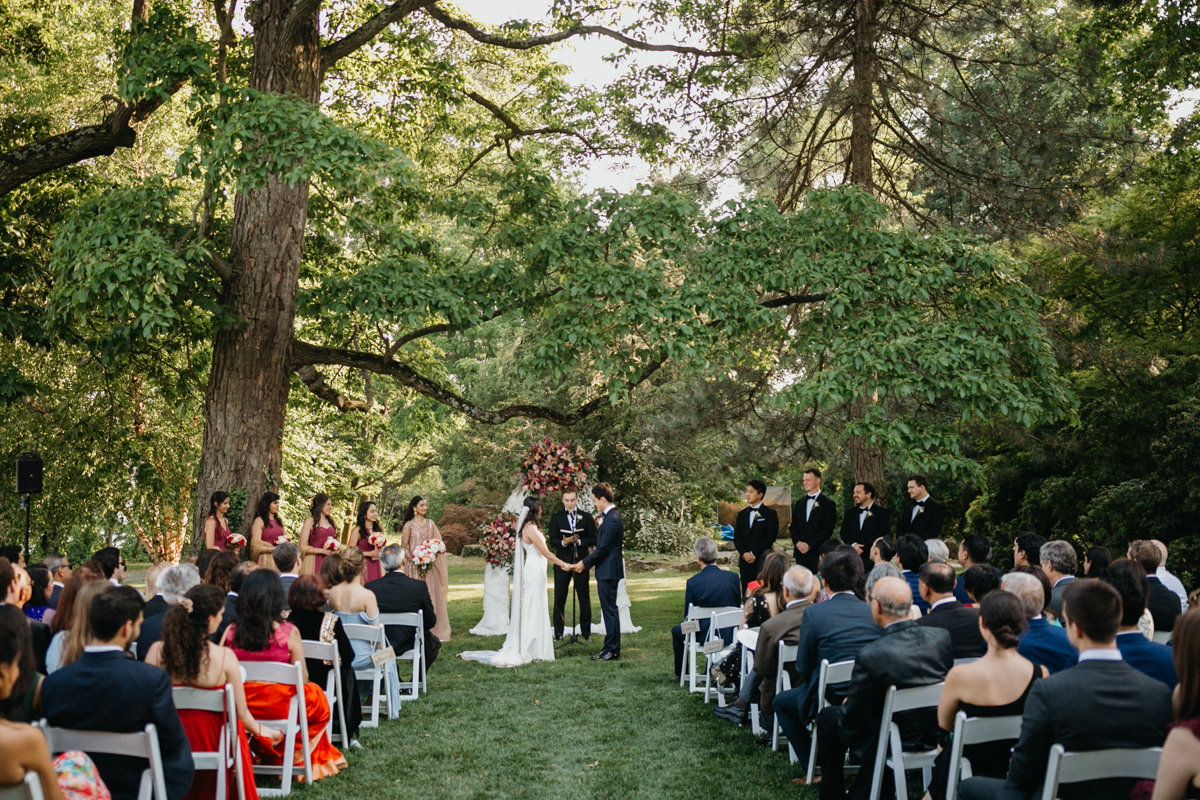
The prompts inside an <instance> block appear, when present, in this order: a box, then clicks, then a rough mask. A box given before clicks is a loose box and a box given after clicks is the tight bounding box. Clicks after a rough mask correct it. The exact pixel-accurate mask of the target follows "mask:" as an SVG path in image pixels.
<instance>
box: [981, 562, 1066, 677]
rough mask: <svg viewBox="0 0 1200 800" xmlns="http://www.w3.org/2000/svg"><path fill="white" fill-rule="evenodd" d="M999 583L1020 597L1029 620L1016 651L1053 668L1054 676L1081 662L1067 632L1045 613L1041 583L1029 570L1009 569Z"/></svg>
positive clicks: (1043, 591) (1005, 589)
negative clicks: (1045, 615) (1053, 622)
mask: <svg viewBox="0 0 1200 800" xmlns="http://www.w3.org/2000/svg"><path fill="white" fill-rule="evenodd" d="M1000 586H1001V588H1002V589H1004V591H1006V592H1012V593H1013V594H1015V595H1016V596H1017V597H1018V598H1019V599H1020V600H1021V607H1022V608H1023V609H1025V615H1026V617H1027V618H1028V619H1029V627H1027V628H1026V629H1025V631H1024V632H1023V633H1022V634H1021V643H1020V644H1019V645H1017V652H1018V653H1020V654H1021V655H1023V656H1025V657H1026V658H1028V659H1029V660H1030V661H1032V662H1033V663H1035V664H1041V665H1042V666H1043V667H1045V668H1046V669H1048V670H1050V674H1051V675H1053V674H1054V673H1056V672H1062V671H1063V670H1064V669H1067V668H1068V667H1073V666H1075V665H1076V664H1077V663H1078V662H1079V653H1078V652H1077V651H1076V650H1075V648H1074V647H1072V646H1071V643H1070V641H1068V640H1067V634H1066V631H1064V630H1063V629H1062V628H1056V627H1055V626H1053V625H1051V624H1050V623H1049V622H1047V621H1046V618H1045V617H1043V616H1042V610H1043V609H1044V608H1045V607H1046V606H1045V603H1046V592H1045V589H1043V588H1042V582H1041V581H1039V580H1038V579H1037V578H1035V577H1034V576H1033V575H1030V574H1029V573H1027V572H1010V573H1008V574H1007V575H1005V576H1004V580H1003V582H1002V583H1001V584H1000Z"/></svg>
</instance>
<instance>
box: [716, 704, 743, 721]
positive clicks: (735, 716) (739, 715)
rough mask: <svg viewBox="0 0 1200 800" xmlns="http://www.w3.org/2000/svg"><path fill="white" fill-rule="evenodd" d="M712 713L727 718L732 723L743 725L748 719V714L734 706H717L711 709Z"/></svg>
mask: <svg viewBox="0 0 1200 800" xmlns="http://www.w3.org/2000/svg"><path fill="white" fill-rule="evenodd" d="M713 713H714V714H716V715H717V716H718V717H720V718H721V719H727V720H729V721H730V722H732V723H733V724H734V725H745V724H746V723H747V722H748V721H749V720H750V715H749V714H748V713H746V712H745V711H742V710H741V709H740V708H737V707H736V706H717V707H716V708H714V709H713Z"/></svg>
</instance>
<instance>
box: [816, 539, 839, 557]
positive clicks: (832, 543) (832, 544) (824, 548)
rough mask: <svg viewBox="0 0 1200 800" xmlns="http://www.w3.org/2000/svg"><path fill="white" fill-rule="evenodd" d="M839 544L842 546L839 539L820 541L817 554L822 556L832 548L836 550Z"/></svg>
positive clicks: (831, 550) (830, 551)
mask: <svg viewBox="0 0 1200 800" xmlns="http://www.w3.org/2000/svg"><path fill="white" fill-rule="evenodd" d="M841 546H842V541H841V539H826V540H825V541H823V542H821V549H820V550H819V551H818V552H817V555H819V556H823V555H826V554H828V553H832V552H833V551H834V550H837V549H838V548H839V547H841Z"/></svg>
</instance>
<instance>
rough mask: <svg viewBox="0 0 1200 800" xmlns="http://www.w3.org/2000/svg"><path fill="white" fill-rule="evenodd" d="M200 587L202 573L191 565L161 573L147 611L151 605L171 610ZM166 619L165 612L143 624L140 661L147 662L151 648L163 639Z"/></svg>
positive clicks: (139, 642) (139, 640) (138, 646)
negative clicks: (195, 587) (196, 587)
mask: <svg viewBox="0 0 1200 800" xmlns="http://www.w3.org/2000/svg"><path fill="white" fill-rule="evenodd" d="M199 585H200V573H199V572H197V571H196V568H195V567H194V566H192V565H191V564H188V563H187V562H184V563H182V564H180V565H179V566H177V567H168V568H167V569H164V570H163V571H162V572H160V573H159V575H158V579H157V580H156V581H155V582H154V590H155V596H154V600H149V601H147V602H146V609H147V610H149V609H150V608H151V603H154V607H155V608H166V609H168V610H169V609H170V608H171V606H174V605H175V604H177V603H178V602H179V601H180V600H182V599H183V597H184V595H186V594H187V593H188V592H189V591H190V590H191V588H192V587H193V586H199ZM155 601H157V602H155ZM166 618H167V617H166V611H163V612H161V613H158V614H155V615H154V616H151V617H147V618H146V619H145V620H144V621H143V622H142V632H141V633H140V634H138V638H137V657H138V660H139V661H145V660H146V655H147V654H148V653H149V652H150V648H151V647H153V646H154V643H155V642H157V641H158V640H159V639H161V638H162V629H163V624H164V623H165V622H166Z"/></svg>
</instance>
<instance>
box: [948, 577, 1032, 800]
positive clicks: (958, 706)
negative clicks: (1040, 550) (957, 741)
mask: <svg viewBox="0 0 1200 800" xmlns="http://www.w3.org/2000/svg"><path fill="white" fill-rule="evenodd" d="M931 616H932V615H931ZM1024 627H1025V612H1024V609H1023V608H1022V607H1021V601H1020V600H1018V599H1017V597H1016V595H1013V594H1009V593H1008V592H992V593H991V594H989V595H988V596H987V597H985V598H984V599H983V602H982V603H980V605H979V630H980V632H981V634H982V636H983V639H984V641H986V642H987V652H986V653H984V655H983V658H981V659H979V660H978V661H975V662H973V663H971V664H962V665H960V666H957V667H954V668H953V669H951V670H950V672H949V674H948V675H946V687H945V688H944V689H942V699H941V701H940V702H939V703H938V725H939V726H940V727H941V729H942V730H943V731H946V732H953V731H954V716H955V714H957V713H958V712H959V711H965V712H967V716H969V717H1008V716H1014V715H1020V714H1022V713H1023V712H1024V710H1025V700H1026V699H1027V698H1028V697H1029V691H1030V690H1031V689H1032V688H1033V685H1034V682H1035V681H1037V680H1038V679H1039V678H1044V677H1046V676H1047V675H1048V674H1049V673H1048V672H1047V671H1046V668H1045V667H1041V666H1035V665H1034V664H1032V663H1031V662H1030V661H1029V660H1028V659H1026V658H1025V657H1023V656H1022V655H1021V654H1020V653H1018V652H1017V644H1018V643H1019V642H1020V640H1021V639H1020V634H1021V630H1022V629H1023V628H1024ZM1016 743H1017V742H1016V740H1015V739H1005V740H1002V741H996V742H984V743H981V744H973V745H967V746H966V747H964V748H963V757H964V758H966V759H968V760H969V761H970V762H971V771H972V773H973V774H975V775H984V776H990V777H993V778H1000V779H1003V778H1004V776H1005V775H1007V774H1008V755H1009V752H1010V751H1011V750H1012V747H1013V745H1014V744H1016ZM949 775H950V747H949V743H948V742H945V743H943V746H942V751H941V752H940V753H938V757H937V761H936V762H935V763H934V766H933V779H932V781H931V782H930V784H929V795H930V797H931V798H932V800H944V798H945V797H946V785H947V782H948V778H949Z"/></svg>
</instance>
